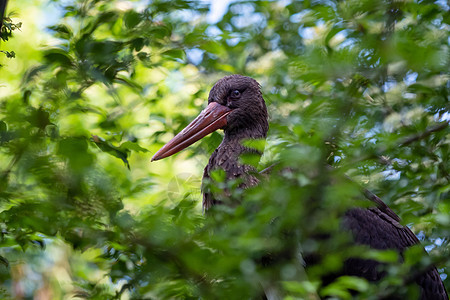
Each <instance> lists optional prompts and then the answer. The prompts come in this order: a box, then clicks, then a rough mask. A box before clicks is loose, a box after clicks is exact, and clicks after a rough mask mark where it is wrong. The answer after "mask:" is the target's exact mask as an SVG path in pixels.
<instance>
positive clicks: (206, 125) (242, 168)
mask: <svg viewBox="0 0 450 300" xmlns="http://www.w3.org/2000/svg"><path fill="white" fill-rule="evenodd" d="M218 129H223V131H224V138H223V141H222V143H221V144H220V145H219V147H218V148H217V149H216V150H215V151H214V153H213V154H212V155H211V157H210V159H209V163H208V165H207V166H206V168H205V170H204V175H203V179H204V180H205V179H207V178H209V177H210V174H211V172H212V171H213V170H215V169H218V168H221V169H223V170H224V171H225V172H226V175H227V176H226V177H227V179H234V178H240V179H242V180H243V184H242V186H243V187H244V188H245V187H249V186H253V185H256V184H258V182H259V179H258V178H257V177H256V176H254V175H252V174H255V171H256V170H255V169H254V167H252V166H249V165H245V164H241V163H240V162H239V156H240V155H241V154H244V153H246V152H249V151H250V152H253V151H256V150H252V149H249V148H247V147H244V146H243V145H242V140H243V139H261V138H266V136H267V131H268V129H269V124H268V114H267V108H266V105H265V102H264V98H263V96H262V93H261V89H260V85H259V83H258V82H257V81H256V80H254V79H252V78H250V77H246V76H241V75H230V76H226V77H224V78H222V79H220V80H219V81H218V82H217V83H216V84H215V85H214V86H213V88H212V89H211V91H210V93H209V98H208V106H207V107H206V109H204V110H203V111H202V112H201V113H200V115H199V116H198V117H197V118H196V119H195V120H193V121H192V122H191V123H190V124H189V125H188V126H187V127H186V128H184V129H183V130H182V131H181V132H180V133H178V134H177V135H176V136H175V137H174V138H173V139H172V140H170V141H169V142H168V143H167V144H166V145H164V146H163V147H162V148H161V149H160V150H159V151H158V152H157V153H155V155H154V156H153V158H152V161H155V160H159V159H162V158H165V157H168V156H171V155H173V154H175V153H177V152H179V151H181V150H183V149H184V148H186V147H188V146H189V145H191V144H193V143H195V142H196V141H198V140H200V139H201V138H203V137H205V136H206V135H208V134H210V133H212V132H213V131H216V130H218ZM372 200H373V199H372ZM376 200H377V201H375V203H376V205H375V206H374V207H371V208H367V209H366V208H352V209H349V210H348V211H347V212H346V213H345V216H344V217H343V218H344V220H343V223H344V224H345V225H346V227H347V228H348V229H349V230H350V232H351V233H352V236H353V239H354V241H355V243H358V244H363V245H367V246H369V247H371V248H374V249H396V250H397V251H399V252H400V253H401V252H403V251H404V250H405V249H406V248H408V247H410V246H413V245H416V244H419V240H418V239H417V237H416V236H415V235H414V233H413V232H412V231H411V230H410V229H409V228H408V227H406V226H402V225H401V224H400V223H399V221H400V218H399V217H398V216H397V215H396V214H395V213H394V212H393V211H392V210H391V209H390V208H389V207H388V206H387V205H386V204H384V203H383V202H382V201H380V200H379V198H378V199H376ZM218 203H220V200H218V199H214V196H213V195H212V194H211V193H209V192H204V193H203V208H204V209H205V210H208V209H209V208H211V206H213V205H216V204H218ZM378 266H379V264H378V263H377V262H374V261H370V260H362V259H349V260H347V261H346V262H345V263H344V268H343V270H344V272H345V274H342V275H353V276H359V277H363V278H365V279H367V280H369V281H377V280H379V279H381V278H382V276H383V274H382V273H381V272H379V271H378V270H377V267H378ZM415 281H416V282H417V284H418V285H419V286H420V290H421V298H420V299H427V300H448V299H449V298H448V295H447V292H446V290H445V288H444V285H443V283H442V280H441V278H440V276H439V273H438V272H437V270H436V268H435V267H430V268H428V269H427V270H426V271H424V272H422V273H421V274H420V275H419V276H417V277H416V280H415Z"/></svg>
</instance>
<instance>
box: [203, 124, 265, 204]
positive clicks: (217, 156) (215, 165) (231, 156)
mask: <svg viewBox="0 0 450 300" xmlns="http://www.w3.org/2000/svg"><path fill="white" fill-rule="evenodd" d="M266 132H267V131H260V132H258V131H255V130H249V131H240V132H225V136H224V139H223V141H222V143H221V144H220V145H219V147H218V148H217V149H216V150H215V151H214V153H213V154H212V155H211V157H210V159H209V163H208V165H207V166H206V168H205V171H204V174H203V181H204V182H206V181H209V180H210V179H211V173H212V172H213V171H214V170H218V169H222V170H224V171H225V173H226V180H233V179H238V180H241V181H242V182H241V184H240V185H239V187H240V188H247V187H250V186H254V185H256V184H258V182H259V180H258V179H257V178H256V176H254V174H255V173H256V169H255V167H253V166H251V165H248V164H243V163H241V162H240V157H241V155H242V154H246V153H249V154H253V155H258V156H261V155H262V153H261V152H259V151H257V150H255V149H253V148H249V147H246V146H244V145H243V142H244V141H246V140H252V139H264V138H266ZM205 186H207V184H206V185H205ZM225 186H226V185H225ZM203 192H204V195H203V207H204V209H205V210H207V209H209V208H210V207H211V206H213V205H215V204H217V203H220V202H222V201H221V200H220V199H218V198H220V197H218V196H217V195H213V194H212V193H211V192H210V189H208V188H205V189H204V191H203ZM224 196H225V197H228V198H229V191H228V190H227V189H225V190H224V191H223V193H222V195H221V197H224Z"/></svg>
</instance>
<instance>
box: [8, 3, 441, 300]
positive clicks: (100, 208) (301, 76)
mask: <svg viewBox="0 0 450 300" xmlns="http://www.w3.org/2000/svg"><path fill="white" fill-rule="evenodd" d="M216 4H217V3H216ZM8 5H9V6H8V14H7V15H8V17H9V19H8V20H7V22H6V23H5V27H4V28H3V29H2V43H1V45H0V47H1V51H2V53H0V55H1V56H0V64H1V68H0V72H1V79H0V91H1V96H0V97H1V102H0V176H1V180H0V225H1V231H2V235H1V240H0V262H1V264H0V282H2V287H1V289H0V293H1V296H2V298H14V299H33V298H35V299H74V298H75V299H85V298H90V299H112V298H118V299H119V298H120V299H142V298H145V299H165V298H199V297H200V298H206V299H213V298H224V299H235V298H236V297H239V298H258V297H260V296H261V295H262V289H265V290H266V292H267V291H272V292H275V293H278V294H279V295H281V296H282V297H283V298H286V299H317V298H318V297H320V296H332V297H336V298H341V299H350V298H351V297H352V295H351V293H350V290H356V291H359V292H360V294H359V298H364V299H379V298H380V297H389V296H390V295H392V294H394V293H395V294H398V295H402V296H403V297H407V298H409V299H412V298H414V297H416V295H417V289H416V288H415V287H414V285H410V284H409V283H410V281H409V280H408V278H410V276H411V274H413V272H414V270H418V269H420V268H424V267H426V266H428V265H429V264H431V263H435V265H436V266H437V267H438V270H439V272H440V274H441V277H442V279H443V280H444V283H445V285H446V287H447V289H449V287H450V279H449V278H448V273H449V268H450V259H449V251H450V250H449V249H450V248H449V238H448V237H449V236H450V201H449V179H450V175H449V157H450V155H449V130H448V120H449V115H448V111H449V101H448V97H449V95H448V92H449V87H450V85H449V75H448V69H449V48H448V43H449V39H448V31H449V14H448V10H449V7H448V4H446V3H445V1H420V3H419V2H417V1H379V0H375V1H373V0H371V1H236V2H232V3H231V4H230V5H229V6H228V7H227V9H226V10H225V13H224V15H223V17H221V18H220V16H219V17H217V18H216V19H217V20H215V19H212V18H211V13H209V14H208V12H209V10H210V7H209V3H208V2H203V1H185V0H175V1H137V2H132V1H118V0H116V1H101V0H84V1H74V0H67V1H61V2H60V1H48V2H47V1H33V0H27V1H20V2H17V1H10V3H8ZM14 56H15V58H14ZM232 73H239V74H244V75H247V76H251V77H253V78H255V79H257V80H258V81H259V82H260V83H261V85H262V90H263V94H264V97H265V100H266V102H267V104H268V109H269V111H270V122H271V128H270V132H269V138H268V141H267V143H266V144H265V153H264V156H263V158H262V160H261V162H260V163H259V165H258V168H259V169H264V168H266V167H268V166H271V165H273V163H275V162H276V163H277V165H276V166H275V167H274V168H273V170H272V172H271V173H270V174H271V175H268V177H269V178H268V179H267V181H266V182H265V183H264V184H263V185H261V186H259V187H256V188H253V189H250V190H248V191H245V192H244V191H240V190H238V189H236V190H235V191H234V194H233V197H234V198H237V199H245V200H244V201H242V204H241V205H239V206H236V207H225V206H224V207H218V208H217V209H216V211H214V213H213V214H211V215H208V216H205V215H203V214H202V210H201V204H200V203H201V193H200V182H201V176H202V169H203V167H204V165H206V163H207V159H208V156H209V155H210V153H211V152H212V150H213V149H214V148H215V147H216V146H217V145H218V144H219V143H220V140H221V133H214V134H212V135H210V136H209V137H206V138H204V139H203V140H202V141H200V142H198V143H197V144H195V145H193V146H191V147H190V148H189V149H187V150H185V151H184V152H182V153H180V154H178V155H176V156H174V157H171V158H168V159H166V160H163V161H158V162H155V163H150V158H151V156H152V154H153V153H154V152H156V151H157V150H158V149H159V148H160V147H161V146H162V145H163V144H164V143H165V142H167V141H168V140H169V139H170V138H171V137H173V135H174V134H176V133H177V132H179V131H180V130H181V129H182V128H183V127H184V126H185V125H187V124H188V122H189V121H190V120H192V119H193V118H194V117H195V116H196V115H197V114H198V112H199V111H200V110H201V109H202V108H203V107H204V106H205V103H206V99H207V96H208V91H209V89H210V88H211V86H212V85H213V84H214V82H215V81H216V80H217V79H219V78H221V77H222V76H224V75H227V74H232ZM243 159H247V158H243ZM326 164H330V165H332V166H333V167H335V168H334V169H333V170H332V171H329V170H328V169H327V168H326ZM285 167H289V170H290V171H289V172H286V171H285V170H286V168H285ZM346 176H349V177H350V178H351V179H352V180H353V182H352V181H348V180H347V179H346ZM216 177H217V178H216V179H217V181H219V183H218V184H219V185H223V184H226V183H223V182H220V178H221V174H217V176H216ZM231 184H233V183H231ZM360 186H364V187H366V188H368V189H369V190H371V191H373V192H375V193H376V194H377V195H378V196H379V197H381V198H382V199H383V200H384V201H385V202H386V203H387V204H388V205H389V206H390V207H391V208H392V209H393V210H394V211H395V212H396V213H397V214H398V215H399V216H400V217H401V218H402V223H403V224H404V225H407V226H409V227H411V228H412V229H413V231H414V232H415V233H416V234H417V235H418V237H419V239H420V240H421V241H422V243H423V245H424V246H425V248H426V250H427V252H428V255H424V253H423V250H422V249H421V248H420V247H413V248H412V249H410V250H409V251H407V252H406V253H405V254H404V256H403V260H404V263H399V257H398V255H397V254H396V253H394V252H392V251H374V250H369V249H365V248H363V247H357V246H355V245H352V243H351V242H350V241H349V237H348V236H347V235H346V234H345V232H342V231H341V230H340V225H339V224H340V223H339V216H341V215H342V213H343V212H345V210H346V209H347V208H348V207H349V206H355V205H362V206H367V205H368V204H369V202H368V201H366V200H364V197H363V196H362V192H361V190H360ZM324 235H326V236H330V238H328V239H320V238H317V237H319V236H324ZM299 253H302V255H307V254H311V253H315V254H319V255H320V257H321V260H320V261H319V262H318V264H317V265H315V266H314V267H311V268H308V269H307V270H306V272H305V270H304V268H303V267H302V265H301V260H300V259H299ZM350 256H352V257H355V256H358V257H364V258H376V259H378V260H380V261H384V262H388V263H389V265H388V266H387V267H386V272H387V276H386V277H385V278H384V279H383V280H382V281H381V282H380V283H377V284H371V283H368V282H367V281H365V280H362V279H359V278H354V277H340V278H338V279H337V280H336V281H335V282H334V283H332V284H330V285H327V286H325V285H324V284H322V281H321V278H323V276H324V275H326V274H329V273H331V272H335V271H337V270H339V268H340V267H341V266H342V261H343V260H344V259H345V258H347V257H350ZM268 257H269V259H268Z"/></svg>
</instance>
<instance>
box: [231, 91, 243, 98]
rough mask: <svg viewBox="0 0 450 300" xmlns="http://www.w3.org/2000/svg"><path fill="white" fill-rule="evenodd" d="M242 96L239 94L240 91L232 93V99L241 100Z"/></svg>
mask: <svg viewBox="0 0 450 300" xmlns="http://www.w3.org/2000/svg"><path fill="white" fill-rule="evenodd" d="M240 96H241V92H239V91H238V90H234V91H232V92H231V97H232V98H239V97H240Z"/></svg>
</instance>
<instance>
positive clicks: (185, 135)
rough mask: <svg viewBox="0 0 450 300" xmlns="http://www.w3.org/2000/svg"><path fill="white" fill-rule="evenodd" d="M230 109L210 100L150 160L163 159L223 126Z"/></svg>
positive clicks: (225, 123)
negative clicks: (193, 118)
mask: <svg viewBox="0 0 450 300" xmlns="http://www.w3.org/2000/svg"><path fill="white" fill-rule="evenodd" d="M231 111H232V109H230V108H228V107H226V106H223V105H220V104H219V103H217V102H211V103H210V104H209V105H208V106H207V107H206V108H205V109H204V110H203V111H202V112H201V113H200V115H198V117H197V118H195V120H194V121H192V122H191V123H190V124H189V125H188V126H186V128H184V129H183V130H182V131H181V132H180V133H178V134H177V135H176V136H174V138H173V139H171V140H170V141H169V142H168V143H167V144H165V145H164V146H163V147H162V148H161V149H159V151H158V152H156V153H155V155H153V157H152V161H155V160H159V159H163V158H166V157H169V156H171V155H173V154H175V153H177V152H180V151H181V150H183V149H184V148H186V147H187V146H189V145H192V144H193V143H195V142H196V141H198V140H200V139H201V138H203V137H205V136H207V135H208V134H210V133H211V132H214V131H216V130H217V129H221V128H223V127H224V126H225V125H227V116H228V114H229V113H230V112H231Z"/></svg>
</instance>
